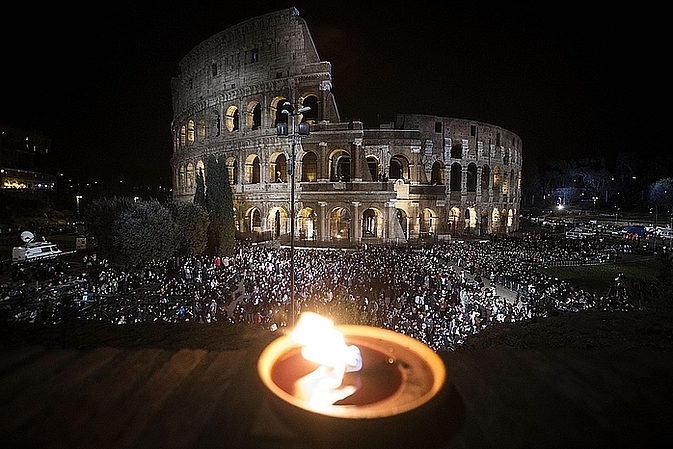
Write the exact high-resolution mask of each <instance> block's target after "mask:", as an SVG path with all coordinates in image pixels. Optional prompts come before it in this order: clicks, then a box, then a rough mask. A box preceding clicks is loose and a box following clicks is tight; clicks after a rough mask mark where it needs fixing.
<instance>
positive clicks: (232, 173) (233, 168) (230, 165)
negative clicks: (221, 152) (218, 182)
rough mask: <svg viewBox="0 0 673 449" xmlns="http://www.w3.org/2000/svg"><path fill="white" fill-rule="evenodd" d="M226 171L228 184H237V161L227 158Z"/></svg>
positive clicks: (230, 157) (231, 157)
mask: <svg viewBox="0 0 673 449" xmlns="http://www.w3.org/2000/svg"><path fill="white" fill-rule="evenodd" d="M226 164H227V171H228V172H229V184H230V185H232V186H233V185H235V184H238V159H236V158H235V157H233V156H229V157H228V158H227V160H226Z"/></svg>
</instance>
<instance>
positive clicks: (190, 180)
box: [185, 162, 194, 189]
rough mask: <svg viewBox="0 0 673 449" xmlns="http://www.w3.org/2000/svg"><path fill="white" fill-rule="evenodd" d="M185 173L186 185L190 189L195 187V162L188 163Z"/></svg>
mask: <svg viewBox="0 0 673 449" xmlns="http://www.w3.org/2000/svg"><path fill="white" fill-rule="evenodd" d="M185 175H186V176H185V183H186V187H187V188H188V189H192V188H194V164H193V163H192V162H189V163H188V164H187V171H186V173H185Z"/></svg>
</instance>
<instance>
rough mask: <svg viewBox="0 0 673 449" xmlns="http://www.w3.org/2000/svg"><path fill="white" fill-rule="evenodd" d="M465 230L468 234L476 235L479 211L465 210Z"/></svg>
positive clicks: (468, 208) (470, 208) (473, 209)
mask: <svg viewBox="0 0 673 449" xmlns="http://www.w3.org/2000/svg"><path fill="white" fill-rule="evenodd" d="M464 217H465V220H464V225H465V230H466V231H467V233H468V234H474V233H475V231H476V229H477V210H476V209H475V208H474V207H467V208H465V215H464Z"/></svg>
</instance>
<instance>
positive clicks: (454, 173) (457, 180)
mask: <svg viewBox="0 0 673 449" xmlns="http://www.w3.org/2000/svg"><path fill="white" fill-rule="evenodd" d="M462 171H463V168H462V167H461V166H460V164H459V163H458V162H454V163H453V164H451V191H452V192H460V190H461V188H462V183H463V179H462V175H463V173H462Z"/></svg>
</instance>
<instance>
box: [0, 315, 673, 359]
mask: <svg viewBox="0 0 673 449" xmlns="http://www.w3.org/2000/svg"><path fill="white" fill-rule="evenodd" d="M277 336H278V334H277V333H276V334H274V333H271V332H269V331H266V330H264V329H260V328H255V327H251V326H249V325H245V324H237V325H230V324H224V323H219V322H217V323H214V324H208V325H206V324H197V323H184V324H167V323H162V322H156V323H143V324H133V325H122V326H116V325H108V324H101V323H97V322H87V321H75V322H72V323H69V324H60V325H31V324H25V323H2V324H0V346H5V347H7V346H14V347H16V346H26V345H43V346H47V347H61V348H71V349H91V348H99V347H106V346H113V347H120V348H158V349H171V350H178V349H206V350H209V351H226V350H238V349H245V348H246V347H247V346H248V345H249V344H250V343H251V341H253V340H255V341H262V342H269V341H271V340H273V339H274V338H276V337H277ZM484 348H492V349H536V350H547V349H562V348H565V349H592V348H609V349H612V350H616V351H634V350H651V351H659V352H663V353H671V355H672V356H673V312H653V311H629V312H582V313H561V314H559V315H556V316H553V317H549V318H540V319H535V320H529V321H523V322H519V323H512V324H501V325H496V326H491V327H490V328H487V329H485V330H483V331H481V332H480V333H479V334H477V335H474V336H472V337H470V338H469V339H468V341H467V343H465V344H464V345H462V346H461V347H460V348H459V349H458V350H459V351H466V350H474V349H484Z"/></svg>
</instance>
